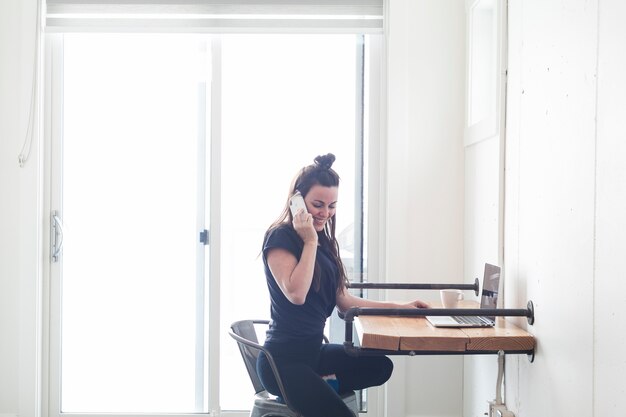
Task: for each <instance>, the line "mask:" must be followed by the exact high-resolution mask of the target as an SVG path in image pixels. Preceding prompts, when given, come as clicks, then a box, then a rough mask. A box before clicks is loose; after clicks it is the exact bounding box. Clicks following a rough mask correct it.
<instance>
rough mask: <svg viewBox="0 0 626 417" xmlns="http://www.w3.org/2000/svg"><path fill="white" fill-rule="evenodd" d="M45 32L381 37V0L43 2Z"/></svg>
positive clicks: (85, 0)
mask: <svg viewBox="0 0 626 417" xmlns="http://www.w3.org/2000/svg"><path fill="white" fill-rule="evenodd" d="M45 22H46V23H45V24H46V31H48V32H110V31H133V32H134V31H139V32H207V33H250V32H268V33H272V32H276V33H283V32H294V33H300V32H302V33H307V32H311V33H381V32H382V29H383V0H180V1H176V0H47V1H46V19H45Z"/></svg>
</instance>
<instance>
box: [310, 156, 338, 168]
mask: <svg viewBox="0 0 626 417" xmlns="http://www.w3.org/2000/svg"><path fill="white" fill-rule="evenodd" d="M333 162H335V155H333V154H332V153H327V154H326V155H319V156H317V157H316V158H315V164H316V165H317V166H319V167H320V168H323V169H330V168H331V167H332V166H333Z"/></svg>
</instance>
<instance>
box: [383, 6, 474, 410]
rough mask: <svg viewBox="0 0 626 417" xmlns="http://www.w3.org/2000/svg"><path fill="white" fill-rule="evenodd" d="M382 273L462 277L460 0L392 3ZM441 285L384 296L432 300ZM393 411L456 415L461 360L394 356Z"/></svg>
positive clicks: (418, 278) (404, 277)
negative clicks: (384, 262) (385, 251)
mask: <svg viewBox="0 0 626 417" xmlns="http://www.w3.org/2000/svg"><path fill="white" fill-rule="evenodd" d="M388 10H389V14H388V15H387V17H386V18H387V24H388V25H389V33H388V81H387V82H388V126H389V128H388V132H387V135H386V136H387V153H388V155H387V175H388V178H387V187H388V188H387V190H388V191H387V192H388V201H387V239H388V241H387V244H388V247H387V254H386V255H387V277H386V278H387V280H388V281H392V282H459V283H460V282H462V279H463V111H464V101H463V97H464V77H465V72H464V71H465V70H464V68H465V66H464V59H465V5H464V1H463V0H454V1H446V2H441V1H439V0H419V1H415V0H391V1H390V2H389V3H388ZM438 296H439V295H438V292H436V291H430V292H428V291H425V292H398V291H396V292H393V291H388V292H387V297H388V298H395V299H398V298H399V297H400V298H402V299H414V298H422V299H426V300H434V299H438ZM394 362H395V365H396V367H395V371H394V375H393V377H392V380H391V381H390V382H389V383H388V386H387V393H388V398H387V404H388V407H389V408H388V410H387V413H388V414H387V415H389V416H434V415H438V416H455V417H456V416H458V415H459V414H460V413H461V412H462V359H461V358H459V357H397V358H394Z"/></svg>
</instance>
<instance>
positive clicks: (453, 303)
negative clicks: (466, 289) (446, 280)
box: [440, 290, 463, 308]
mask: <svg viewBox="0 0 626 417" xmlns="http://www.w3.org/2000/svg"><path fill="white" fill-rule="evenodd" d="M440 295H441V304H443V307H444V308H457V307H458V306H459V301H461V300H462V299H463V293H462V292H461V291H460V290H441V292H440Z"/></svg>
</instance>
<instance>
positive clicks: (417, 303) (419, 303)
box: [403, 300, 430, 308]
mask: <svg viewBox="0 0 626 417" xmlns="http://www.w3.org/2000/svg"><path fill="white" fill-rule="evenodd" d="M403 308H430V305H429V304H428V303H425V302H423V301H421V300H415V301H411V302H410V303H407V304H405V305H404V307H403Z"/></svg>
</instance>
